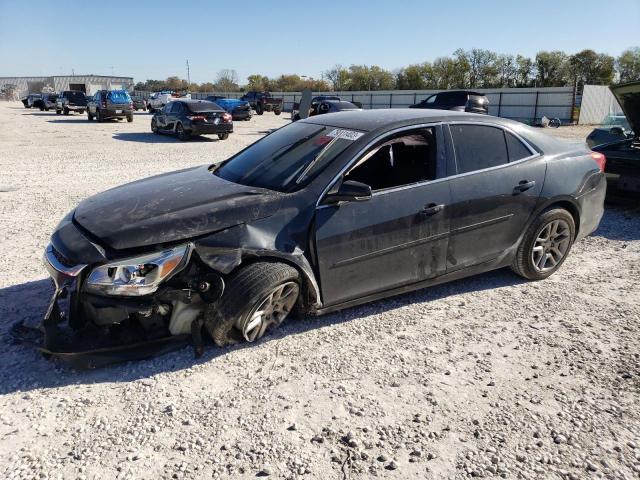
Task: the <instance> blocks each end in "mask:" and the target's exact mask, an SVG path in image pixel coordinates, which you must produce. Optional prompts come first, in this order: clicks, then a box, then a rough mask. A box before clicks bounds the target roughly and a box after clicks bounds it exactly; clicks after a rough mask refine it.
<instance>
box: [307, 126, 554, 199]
mask: <svg viewBox="0 0 640 480" xmlns="http://www.w3.org/2000/svg"><path fill="white" fill-rule="evenodd" d="M438 125H443V126H444V125H446V126H449V125H482V126H487V127H494V128H500V129H502V130H503V131H507V132H509V133H510V134H512V135H513V136H514V137H516V138H517V139H518V140H520V142H522V143H523V144H524V146H525V147H526V148H527V149H528V150H529V152H530V153H531V155H529V156H528V157H524V158H521V159H519V160H516V161H515V162H507V163H503V164H502V165H496V166H494V167H488V168H483V169H480V170H473V171H471V172H465V173H456V174H454V175H448V176H446V177H442V178H436V179H435V180H425V181H422V182H416V183H409V184H407V185H400V186H398V187H390V188H385V189H383V190H376V191H374V192H372V194H371V197H372V198H373V197H375V196H379V195H385V194H387V193H394V192H397V191H401V190H406V189H409V188H415V187H421V186H424V185H425V184H427V183H431V184H433V183H439V182H443V181H445V180H451V179H455V178H459V177H465V176H468V175H474V174H477V173H483V172H489V171H492V170H497V169H500V168H505V167H508V166H511V165H517V164H519V163H522V162H526V161H529V160H532V159H534V158H538V157H541V156H543V153H541V152H539V151H537V150H536V149H535V148H533V147H532V146H531V144H530V143H529V142H527V141H526V140H525V139H524V138H523V137H522V136H521V135H519V134H518V133H517V132H515V131H513V130H512V129H511V128H509V127H506V126H504V125H500V124H499V123H493V122H486V121H479V122H472V121H469V120H460V121H452V122H444V121H440V122H433V123H420V124H416V125H411V126H404V127H400V128H397V129H394V130H390V131H388V132H385V133H384V134H383V135H380V136H379V137H377V138H375V139H373V140H372V141H371V142H369V143H367V145H366V146H364V147H363V148H361V149H360V150H358V152H357V153H356V154H355V155H354V156H353V159H352V160H351V161H350V162H348V163H347V165H346V166H345V167H343V168H342V169H341V170H340V171H339V172H338V174H337V175H336V176H335V177H334V178H333V179H332V180H331V182H329V185H328V186H327V187H326V188H325V189H324V190H323V191H322V194H321V195H320V197H319V198H318V200H317V202H316V209H320V208H326V207H330V206H333V205H320V201H321V200H322V199H323V198H324V196H325V195H326V194H327V192H328V191H329V190H330V189H331V188H332V187H333V186H334V185H335V183H336V182H337V181H338V179H339V178H340V177H342V176H343V175H344V173H345V172H346V171H347V170H348V169H349V168H350V167H351V165H353V164H354V163H355V162H356V161H357V160H358V159H359V158H360V156H361V155H362V154H363V153H364V152H365V151H366V150H368V149H369V148H371V147H372V146H373V145H374V144H375V143H378V142H379V141H380V140H381V139H384V138H386V137H388V136H390V135H394V134H396V133H398V132H403V131H406V130H413V129H418V128H425V127H435V126H438ZM443 140H444V139H443ZM451 143H452V145H453V150H454V152H453V154H454V158H455V148H456V147H455V143H454V142H453V138H451ZM456 169H457V163H456Z"/></svg>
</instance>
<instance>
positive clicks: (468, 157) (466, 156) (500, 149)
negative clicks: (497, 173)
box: [450, 125, 509, 173]
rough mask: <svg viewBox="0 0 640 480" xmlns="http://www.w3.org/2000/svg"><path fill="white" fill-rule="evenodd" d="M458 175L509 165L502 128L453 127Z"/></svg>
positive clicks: (482, 126)
mask: <svg viewBox="0 0 640 480" xmlns="http://www.w3.org/2000/svg"><path fill="white" fill-rule="evenodd" d="M450 129H451V135H452V137H453V145H454V148H455V152H456V164H457V167H458V173H467V172H473V171H475V170H482V169H485V168H490V167H497V166H498V165H504V164H505V163H509V154H508V152H507V144H506V141H505V138H504V132H503V130H502V129H501V128H497V127H489V126H485V125H451V126H450Z"/></svg>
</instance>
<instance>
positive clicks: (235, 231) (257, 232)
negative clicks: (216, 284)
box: [194, 222, 321, 308]
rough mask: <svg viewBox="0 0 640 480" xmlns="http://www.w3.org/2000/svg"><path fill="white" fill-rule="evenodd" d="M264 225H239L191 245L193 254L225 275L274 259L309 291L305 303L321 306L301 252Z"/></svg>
mask: <svg viewBox="0 0 640 480" xmlns="http://www.w3.org/2000/svg"><path fill="white" fill-rule="evenodd" d="M271 225H272V224H271V223H270V222H266V223H263V224H261V222H256V223H253V224H251V225H247V224H240V225H236V226H235V227H231V228H228V229H225V230H222V231H220V232H218V233H215V234H213V235H209V236H207V237H205V238H201V239H199V240H196V241H195V242H194V251H195V253H196V254H197V255H198V257H199V258H200V260H202V262H203V263H205V264H206V265H207V266H208V267H209V268H211V269H212V270H215V271H216V272H219V273H222V274H223V275H228V274H230V273H232V272H233V271H234V270H235V269H237V268H238V267H240V266H241V265H246V264H247V263H251V262H254V261H257V260H264V259H275V260H278V261H282V262H284V263H288V264H291V265H292V266H293V267H295V268H296V269H297V270H298V271H299V272H300V273H301V274H302V276H303V279H304V281H305V284H306V286H307V287H308V291H309V303H310V306H311V307H313V308H320V307H321V302H320V299H321V296H320V288H319V286H318V282H317V280H316V277H315V274H314V272H313V268H312V267H311V265H310V263H309V261H308V259H307V257H306V256H305V255H304V251H303V250H302V249H301V248H300V247H299V246H298V245H295V244H294V243H293V242H291V241H289V240H283V238H284V237H285V235H282V232H276V233H274V232H272V231H270V229H269V226H271Z"/></svg>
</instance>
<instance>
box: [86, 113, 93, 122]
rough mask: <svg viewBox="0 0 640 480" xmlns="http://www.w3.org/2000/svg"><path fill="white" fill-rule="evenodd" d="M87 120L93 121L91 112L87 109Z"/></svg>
mask: <svg viewBox="0 0 640 480" xmlns="http://www.w3.org/2000/svg"><path fill="white" fill-rule="evenodd" d="M87 120H89V121H90V122H91V121H93V115H91V112H90V111H89V110H87Z"/></svg>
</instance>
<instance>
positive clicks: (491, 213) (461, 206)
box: [447, 124, 546, 271]
mask: <svg viewBox="0 0 640 480" xmlns="http://www.w3.org/2000/svg"><path fill="white" fill-rule="evenodd" d="M450 130H451V136H452V140H453V146H454V151H455V164H456V168H457V175H455V176H453V177H452V178H451V179H450V184H451V196H452V201H453V205H452V207H451V210H450V214H451V238H450V241H449V249H448V253H447V271H454V270H458V269H460V268H464V267H467V266H471V265H474V264H479V263H483V262H486V261H490V260H494V259H497V258H499V257H500V256H502V255H506V254H507V253H508V251H509V249H511V248H513V247H516V246H517V242H518V240H519V238H520V235H521V234H522V232H523V230H524V228H525V225H526V224H527V222H528V221H529V218H530V217H531V215H532V213H533V211H534V209H535V207H536V205H537V203H538V201H539V196H540V192H541V191H542V186H543V183H544V178H545V172H546V161H545V159H544V157H543V156H541V155H538V154H537V153H535V152H533V151H532V150H531V149H530V148H529V147H528V146H527V145H525V144H524V143H523V142H522V141H521V140H520V139H518V137H516V136H515V135H513V133H511V132H509V131H507V130H504V129H502V128H499V127H497V126H489V125H478V124H452V125H450Z"/></svg>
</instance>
